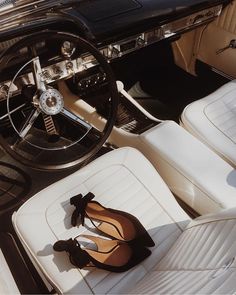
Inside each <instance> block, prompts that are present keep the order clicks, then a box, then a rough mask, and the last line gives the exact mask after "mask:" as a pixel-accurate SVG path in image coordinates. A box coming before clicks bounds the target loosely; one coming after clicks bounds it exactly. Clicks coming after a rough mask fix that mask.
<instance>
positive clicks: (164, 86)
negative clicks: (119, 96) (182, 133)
mask: <svg viewBox="0 0 236 295" xmlns="http://www.w3.org/2000/svg"><path fill="white" fill-rule="evenodd" d="M112 67H113V71H114V72H115V75H116V78H117V79H118V80H122V81H123V82H124V85H125V88H126V90H127V91H129V90H130V88H132V86H133V85H135V84H136V83H137V82H139V85H140V87H141V89H142V90H143V91H144V92H145V93H146V94H148V97H135V96H133V95H132V96H133V97H134V98H136V100H137V101H138V102H139V103H140V104H141V105H142V106H143V107H144V108H145V109H146V110H148V111H149V112H150V113H151V114H152V115H154V116H155V117H157V118H158V119H161V120H174V121H176V122H179V117H180V115H181V113H182V111H183V109H184V108H185V106H187V105H188V104H189V103H191V102H193V101H195V100H198V99H200V98H203V97H205V96H207V95H208V94H210V93H212V92H214V91H215V90H216V89H218V88H219V87H220V86H222V85H224V84H225V83H227V82H228V81H229V80H228V79H226V78H224V77H222V76H220V75H219V74H217V73H215V72H213V71H212V70H211V69H210V67H208V66H207V65H204V64H202V63H201V62H199V61H197V63H196V68H195V70H196V76H193V75H191V74H189V73H187V72H185V71H184V70H182V69H181V68H179V67H178V66H176V65H175V62H174V56H173V52H172V48H171V44H170V43H169V42H166V41H163V42H159V43H157V44H155V45H152V46H149V47H147V48H144V49H141V50H139V51H138V52H135V54H130V55H129V56H128V57H127V58H123V59H121V60H118V61H117V62H114V63H113V64H112Z"/></svg>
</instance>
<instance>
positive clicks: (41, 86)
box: [32, 56, 47, 92]
mask: <svg viewBox="0 0 236 295" xmlns="http://www.w3.org/2000/svg"><path fill="white" fill-rule="evenodd" d="M32 63H33V76H34V81H35V85H36V87H37V89H38V90H39V91H40V92H44V91H46V90H47V89H46V85H45V83H44V81H43V79H42V77H43V74H42V68H41V64H40V60H39V57H38V56H36V57H35V58H34V59H33V60H32Z"/></svg>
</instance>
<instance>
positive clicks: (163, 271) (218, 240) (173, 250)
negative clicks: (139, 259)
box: [13, 148, 236, 294]
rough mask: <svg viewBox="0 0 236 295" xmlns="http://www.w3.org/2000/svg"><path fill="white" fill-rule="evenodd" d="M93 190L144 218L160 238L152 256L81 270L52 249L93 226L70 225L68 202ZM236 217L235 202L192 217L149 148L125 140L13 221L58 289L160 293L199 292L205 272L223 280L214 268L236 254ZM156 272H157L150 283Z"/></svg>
mask: <svg viewBox="0 0 236 295" xmlns="http://www.w3.org/2000/svg"><path fill="white" fill-rule="evenodd" d="M88 191H92V192H93V193H94V194H95V195H96V199H97V200H98V201H99V202H101V203H102V204H104V205H105V206H108V207H113V208H117V209H121V210H125V211H127V212H130V213H132V214H134V215H135V216H136V217H138V218H139V220H140V221H141V222H142V224H143V225H144V226H145V227H146V229H147V230H148V231H149V233H150V235H151V236H152V238H153V239H154V241H155V243H156V246H155V247H154V248H152V252H153V253H152V255H151V256H150V257H149V258H148V259H146V260H145V261H144V262H143V263H141V264H140V265H138V266H136V267H135V268H133V269H131V270H130V271H128V272H126V273H120V274H114V273H109V272H106V271H103V270H98V269H95V268H92V269H83V270H78V269H76V268H74V267H73V266H72V265H71V264H70V263H69V260H68V257H67V255H66V253H56V252H54V251H53V249H52V245H53V244H54V243H55V242H56V241H57V240H58V239H67V238H70V237H75V236H77V235H78V234H80V233H84V232H86V233H87V232H88V229H87V228H85V227H81V226H79V227H75V228H72V227H71V226H70V216H71V213H72V211H73V209H74V208H72V206H70V205H69V199H70V197H71V196H72V195H74V194H78V193H79V192H81V193H82V194H85V193H87V192H88ZM227 212H228V211H227ZM235 218H236V212H235V210H233V211H232V212H230V213H228V215H227V218H226V217H225V216H224V215H223V214H222V216H221V215H219V217H217V218H215V217H208V219H206V218H205V219H200V220H198V221H192V222H191V223H190V218H189V217H188V216H187V215H186V214H185V213H184V211H183V210H182V209H181V208H180V207H179V205H178V204H177V202H176V201H175V199H174V197H173V196H172V194H171V193H170V191H169V189H168V188H167V186H166V185H165V183H164V182H163V180H162V179H161V178H160V176H159V175H158V173H157V172H156V170H155V169H154V168H153V167H152V165H151V164H150V163H149V162H148V161H147V160H146V159H145V158H144V156H143V155H142V154H141V153H140V152H138V151H137V150H135V149H131V148H122V149H118V150H115V151H113V152H111V153H108V154H106V155H104V156H102V157H100V158H98V159H97V160H95V161H94V162H92V163H91V164H89V165H88V166H86V167H84V168H83V169H81V170H79V171H77V172H76V173H74V174H72V175H70V176H68V177H67V178H65V179H63V180H61V181H59V182H57V183H55V184H53V185H51V186H49V187H48V188H46V189H44V190H43V191H41V192H39V193H38V194H36V195H35V196H34V197H33V198H31V199H30V200H29V201H28V202H27V203H25V204H24V205H23V206H22V207H21V208H20V209H19V210H18V211H17V212H16V213H15V214H14V215H13V223H14V227H15V229H16V232H17V234H18V236H19V237H20V239H21V241H22V243H23V245H24V246H25V248H26V249H27V251H28V253H29V254H30V255H31V257H32V259H33V260H34V261H35V263H36V264H37V265H38V267H39V268H40V270H41V271H42V272H43V274H44V276H45V277H46V278H47V280H48V281H49V282H50V283H51V285H53V286H54V288H55V289H56V290H57V292H59V293H64V294H65V293H66V294H92V293H95V294H107V293H109V294H120V293H128V292H134V293H142V292H143V293H147V292H149V291H150V292H153V293H155V294H157V293H164V292H166V290H168V292H169V293H171V292H172V291H173V292H177V291H178V290H179V289H178V288H177V287H178V286H179V287H182V288H185V289H184V290H186V291H189V292H191V291H192V290H193V293H194V290H198V289H199V288H196V287H195V289H192V287H193V286H194V280H196V281H200V279H201V278H203V279H204V282H205V284H209V286H210V285H213V289H214V288H216V286H218V284H219V282H221V281H219V280H220V278H222V276H220V275H219V276H218V275H217V277H216V278H213V277H212V275H213V274H215V273H216V271H217V270H218V269H219V270H221V268H223V267H224V265H226V264H227V263H228V262H229V260H230V259H231V260H232V258H233V257H234V256H235V254H236V238H235V237H236V220H235ZM222 219H223V220H224V219H227V220H228V221H222ZM189 223H190V225H189ZM87 225H88V226H89V225H90V224H89V223H88V221H87ZM188 225H189V226H188ZM187 226H188V227H187ZM233 263H235V262H233ZM233 265H234V264H233ZM230 267H232V265H230ZM233 271H234V269H233V268H229V269H227V270H225V272H224V279H225V280H226V279H227V280H228V282H229V285H228V284H223V287H222V292H223V291H224V292H225V293H226V292H227V293H228V291H231V290H233V289H234V290H235V289H236V282H234V281H232V279H231V274H232V272H233ZM215 276H216V275H215ZM149 280H153V283H152V284H151V285H150V283H149ZM185 280H186V284H185V283H183V282H184V281H185ZM138 282H140V285H138V287H137V288H136V289H135V286H136V285H137V283H138ZM146 282H147V283H146ZM175 282H176V283H178V284H177V285H176V284H175ZM167 286H169V287H168V289H167ZM229 286H230V287H231V289H230V290H229ZM152 288H153V289H152ZM209 288H210V287H209ZM209 288H208V289H206V293H207V292H208V291H209V290H210V289H209ZM180 290H181V288H180ZM203 291H204V289H203Z"/></svg>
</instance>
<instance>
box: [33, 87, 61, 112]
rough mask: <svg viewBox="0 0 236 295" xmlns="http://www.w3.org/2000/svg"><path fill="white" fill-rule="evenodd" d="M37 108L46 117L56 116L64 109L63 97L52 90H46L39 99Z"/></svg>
mask: <svg viewBox="0 0 236 295" xmlns="http://www.w3.org/2000/svg"><path fill="white" fill-rule="evenodd" d="M39 106H40V109H41V110H42V111H43V112H44V113H45V114H46V115H50V116H52V115H57V114H59V113H60V112H61V111H62V109H63V107H64V100H63V96H62V95H61V93H60V92H59V91H58V90H56V89H54V88H50V89H47V90H46V91H44V92H43V93H42V94H41V96H40V98H39Z"/></svg>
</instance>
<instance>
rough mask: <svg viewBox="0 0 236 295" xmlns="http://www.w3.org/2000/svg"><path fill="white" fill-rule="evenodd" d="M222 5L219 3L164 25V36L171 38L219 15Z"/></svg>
mask: <svg viewBox="0 0 236 295" xmlns="http://www.w3.org/2000/svg"><path fill="white" fill-rule="evenodd" d="M221 11H222V5H217V6H214V7H211V8H208V9H204V10H202V11H199V12H196V13H194V14H191V15H189V16H186V17H184V18H181V19H179V20H176V21H173V22H171V23H169V24H165V25H163V26H162V31H163V38H169V37H171V36H173V35H175V34H177V33H178V32H181V31H184V30H187V29H191V28H194V27H196V26H199V25H201V24H204V23H206V22H209V21H210V20H212V19H214V18H215V17H217V16H219V15H220V14H221Z"/></svg>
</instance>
